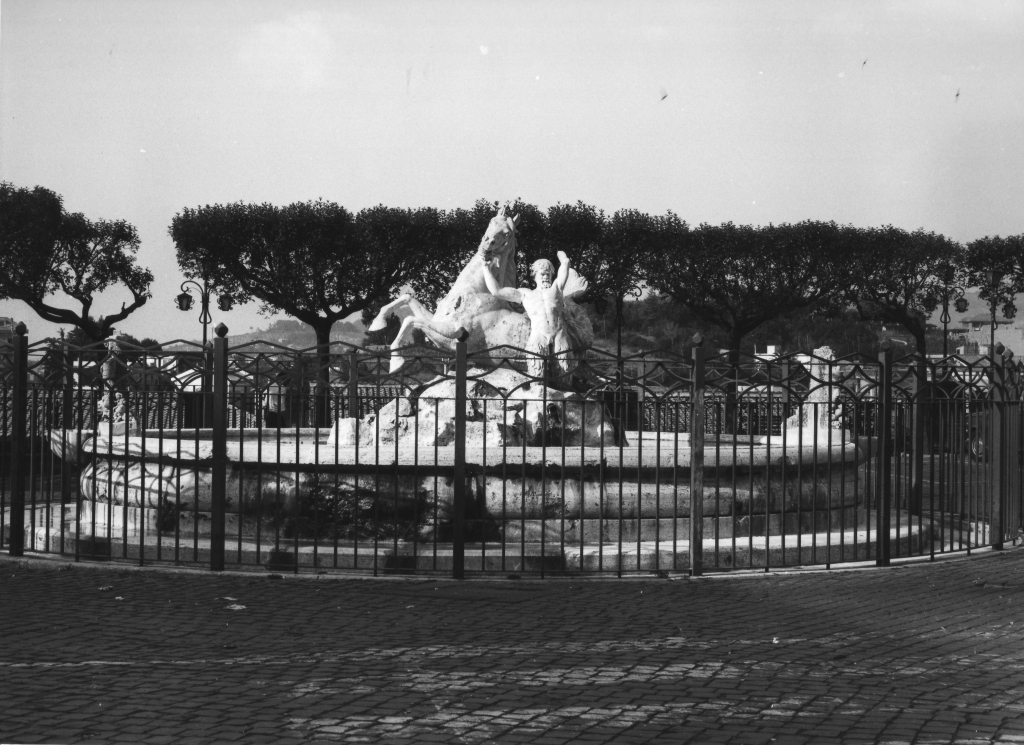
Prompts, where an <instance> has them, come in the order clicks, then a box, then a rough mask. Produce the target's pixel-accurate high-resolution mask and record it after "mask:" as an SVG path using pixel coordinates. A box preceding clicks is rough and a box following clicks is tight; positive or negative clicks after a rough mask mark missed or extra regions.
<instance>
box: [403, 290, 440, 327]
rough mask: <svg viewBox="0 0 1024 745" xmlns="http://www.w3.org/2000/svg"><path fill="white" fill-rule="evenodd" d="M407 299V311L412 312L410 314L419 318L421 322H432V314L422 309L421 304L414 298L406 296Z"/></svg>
mask: <svg viewBox="0 0 1024 745" xmlns="http://www.w3.org/2000/svg"><path fill="white" fill-rule="evenodd" d="M407 297H408V299H409V310H411V311H412V314H413V315H414V316H416V317H417V318H419V319H420V320H421V321H433V320H434V314H433V313H431V312H430V311H429V310H427V309H426V308H425V307H423V303H421V302H420V301H419V300H417V299H416V298H414V297H413V296H412V295H408V296H407Z"/></svg>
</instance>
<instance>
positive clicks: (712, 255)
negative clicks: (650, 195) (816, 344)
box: [643, 214, 850, 364]
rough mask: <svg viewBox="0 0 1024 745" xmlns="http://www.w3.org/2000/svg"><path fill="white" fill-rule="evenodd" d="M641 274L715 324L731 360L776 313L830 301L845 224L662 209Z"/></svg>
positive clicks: (840, 275)
mask: <svg viewBox="0 0 1024 745" xmlns="http://www.w3.org/2000/svg"><path fill="white" fill-rule="evenodd" d="M660 232H661V237H660V239H659V240H658V242H657V249H656V250H655V251H654V252H652V253H651V254H650V255H649V258H648V259H647V260H646V261H645V265H644V271H643V276H644V278H645V280H646V282H647V284H648V285H649V286H650V287H651V288H652V289H654V290H655V291H657V292H658V293H659V294H661V295H664V296H667V297H671V298H672V299H673V300H675V301H676V302H677V303H680V304H681V305H683V306H685V307H686V308H688V309H689V310H690V311H691V312H692V313H693V314H694V316H696V317H697V318H699V319H701V320H703V321H704V322H706V323H708V324H710V325H712V326H716V327H718V328H719V329H721V330H722V332H723V333H724V335H725V336H726V338H727V339H728V345H729V346H728V348H729V350H730V361H731V363H733V364H736V363H737V362H738V360H739V351H740V346H741V344H742V343H743V339H744V338H745V337H746V336H747V335H748V334H749V333H751V332H752V331H754V330H755V329H757V328H758V327H760V326H761V325H762V324H764V323H765V322H767V321H770V320H772V319H774V318H776V317H778V316H780V315H782V314H785V313H787V312H790V311H794V310H799V309H801V308H808V307H812V306H815V305H820V304H823V303H825V302H827V301H829V300H831V299H832V298H833V297H834V296H835V295H836V294H837V292H838V290H839V289H840V287H841V286H842V282H843V280H844V278H845V276H846V274H845V270H844V268H843V266H842V264H841V262H842V259H843V256H844V254H845V245H846V244H847V243H848V241H849V233H850V231H849V229H844V228H841V227H839V226H838V225H836V224H835V223H831V222H827V223H826V222H814V221H806V222H800V223H796V224H792V225H790V224H783V225H767V226H764V227H755V226H751V225H734V224H732V223H726V224H724V225H708V224H702V225H700V226H699V227H698V228H696V229H693V230H690V229H689V228H688V227H687V225H686V223H684V222H682V221H680V220H679V219H678V218H677V217H675V216H674V215H671V214H670V215H669V216H668V217H667V218H665V220H664V221H663V222H662V223H661V230H660Z"/></svg>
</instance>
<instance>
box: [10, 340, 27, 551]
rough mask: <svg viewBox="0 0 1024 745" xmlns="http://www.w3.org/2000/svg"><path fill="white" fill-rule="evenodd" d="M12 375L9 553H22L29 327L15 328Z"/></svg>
mask: <svg viewBox="0 0 1024 745" xmlns="http://www.w3.org/2000/svg"><path fill="white" fill-rule="evenodd" d="M14 334H15V335H14V338H13V339H11V342H12V343H13V345H14V358H13V362H14V370H13V372H14V375H13V380H12V381H11V382H12V383H13V388H12V389H11V408H12V409H13V411H12V412H11V414H12V416H11V519H10V522H9V523H8V525H9V526H10V531H11V541H10V544H9V546H10V555H11V556H21V555H22V554H23V553H24V552H25V462H24V461H25V455H26V453H25V414H26V409H27V407H28V329H27V328H26V327H25V324H24V323H19V324H18V325H17V326H16V327H15V328H14Z"/></svg>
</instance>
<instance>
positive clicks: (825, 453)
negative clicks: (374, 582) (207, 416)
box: [51, 209, 865, 569]
mask: <svg viewBox="0 0 1024 745" xmlns="http://www.w3.org/2000/svg"><path fill="white" fill-rule="evenodd" d="M517 225H518V218H517V217H515V216H509V215H507V214H506V212H505V210H504V209H502V210H501V211H499V212H498V214H497V215H495V217H494V218H493V219H492V220H491V222H490V225H489V226H488V228H487V231H486V233H485V235H484V237H483V239H482V240H481V242H480V245H479V247H478V249H477V251H476V253H475V254H474V255H473V257H472V259H471V260H470V261H469V262H468V263H467V264H466V266H465V267H464V268H463V270H462V272H461V273H460V274H459V276H458V278H457V279H456V281H455V283H454V284H453V285H452V287H451V290H450V291H449V292H448V294H447V295H446V296H445V297H444V298H442V299H441V301H440V302H439V303H438V304H437V307H436V309H435V310H434V311H433V312H432V313H431V312H430V311H429V310H428V309H427V308H426V307H425V306H424V305H423V303H421V302H419V301H418V300H416V299H415V298H414V297H412V296H410V295H402V296H400V297H398V298H396V299H395V300H394V301H393V302H391V303H389V304H387V305H386V306H384V308H383V309H382V310H381V312H380V315H379V316H378V317H377V319H375V321H374V322H373V323H372V324H371V326H370V328H371V329H374V328H380V327H382V326H383V325H384V319H385V318H386V316H387V315H388V314H389V313H392V312H396V313H400V314H402V315H404V316H405V317H404V319H403V320H402V325H401V329H400V331H399V333H398V335H397V337H396V339H395V341H394V342H393V343H392V345H391V357H390V363H389V364H390V371H391V373H400V372H401V371H402V370H403V368H404V367H406V366H407V365H409V363H410V361H411V356H412V355H411V354H410V348H409V344H410V338H411V333H412V330H413V329H420V330H421V331H422V332H423V333H424V334H425V335H426V337H427V339H428V340H429V341H430V342H431V343H432V344H434V345H435V346H436V347H438V348H440V349H442V350H447V351H453V350H454V349H455V344H456V341H457V340H459V339H464V340H465V342H466V346H467V351H468V357H469V360H470V367H469V370H468V374H467V385H466V389H467V390H466V407H467V408H466V417H465V424H466V441H465V463H466V472H467V477H466V478H467V493H468V494H469V495H470V496H469V500H468V501H469V502H470V505H469V511H470V513H472V514H471V515H470V517H472V518H473V519H474V520H476V521H477V522H478V523H480V524H483V523H488V524H489V525H490V528H489V530H490V531H491V532H490V536H491V537H490V538H489V539H488V540H498V541H504V542H505V543H506V544H512V543H514V544H517V545H518V544H522V545H526V544H528V543H532V542H541V541H545V542H547V544H548V545H549V547H550V546H551V544H552V543H554V544H556V545H555V546H554V548H551V549H550V550H560V551H562V553H563V556H562V560H563V562H564V567H565V568H568V569H572V568H583V569H585V568H589V567H590V563H588V561H589V560H588V558H587V555H588V554H587V546H595V547H596V546H597V545H599V544H602V543H603V544H605V545H604V546H603V549H602V550H603V552H604V554H605V556H606V557H607V555H608V552H609V551H611V548H609V546H608V545H607V544H608V542H616V541H619V542H621V541H632V542H633V544H634V545H638V543H637V542H642V541H646V540H651V539H653V538H654V537H655V536H659V537H660V540H661V541H662V542H663V541H664V536H670V535H675V536H678V537H679V542H677V543H676V544H675V546H674V547H673V545H672V544H671V542H670V544H669V545H668V546H665V545H664V544H663V545H661V547H660V548H659V549H657V550H662V551H664V550H666V549H667V550H670V551H675V552H676V553H677V554H678V553H682V554H683V555H684V557H685V554H686V548H684V547H681V546H682V541H683V538H684V537H685V536H687V534H688V530H687V528H686V524H687V521H688V518H689V514H690V503H691V494H690V489H689V475H688V471H689V468H690V457H691V456H690V449H689V437H688V435H686V434H678V433H675V432H672V433H661V434H660V439H654V440H652V439H651V437H652V436H653V437H656V438H657V437H658V436H657V435H655V433H649V432H624V431H623V430H622V429H621V428H620V426H619V423H618V422H617V421H616V420H615V419H613V417H612V416H611V414H610V412H609V411H608V409H607V408H606V407H605V405H604V403H603V402H602V401H601V400H600V399H599V398H598V396H597V394H596V393H581V392H579V390H578V389H583V390H587V389H586V386H580V385H579V384H577V385H576V386H575V387H574V386H573V385H572V379H573V376H574V375H576V374H577V373H578V372H579V368H580V367H581V365H582V364H583V363H584V360H585V359H586V357H587V353H588V352H587V350H588V349H589V348H590V346H591V345H592V343H593V330H592V328H591V325H590V322H589V319H588V317H587V315H586V313H585V312H584V311H583V309H582V308H580V307H579V306H578V305H577V304H576V302H575V300H576V299H577V298H578V297H579V296H580V295H581V294H582V293H583V292H585V291H586V289H587V283H586V280H585V279H584V278H582V277H580V276H579V275H578V274H577V273H576V272H575V271H574V270H573V269H572V267H571V266H570V262H569V259H568V257H567V256H566V255H565V254H564V253H561V252H559V254H558V259H559V266H558V268H557V270H556V269H555V267H554V265H553V264H552V263H551V262H549V261H546V260H542V261H539V262H536V263H535V264H534V266H533V267H532V270H533V276H534V284H535V286H534V287H533V288H524V287H515V278H516V269H515V256H516V228H517ZM818 351H821V352H823V353H824V352H825V350H818ZM509 357H511V358H513V360H512V361H511V362H510V360H509V359H508V358H509ZM826 367H827V364H826V363H824V362H822V363H821V369H820V370H818V371H817V372H818V373H819V376H820V373H821V370H825V369H826ZM826 374H827V373H826ZM455 385H456V381H455V380H454V377H453V376H451V375H443V376H440V377H437V378H435V379H433V380H429V381H427V382H423V383H418V384H416V385H415V386H410V387H407V388H406V393H405V394H404V395H402V396H399V397H397V398H395V399H392V400H391V401H390V402H389V403H387V404H386V405H384V406H383V407H381V408H380V409H379V410H377V411H375V412H373V413H370V414H368V415H367V416H365V417H363V418H362V419H355V418H341V419H338V420H337V421H336V422H335V423H334V426H333V427H332V428H331V429H330V432H329V434H328V433H327V432H325V431H317V430H301V431H299V432H298V436H297V437H296V435H295V432H294V431H293V432H292V433H291V434H288V433H286V432H285V431H284V430H281V431H278V430H274V431H273V433H272V435H271V436H272V437H273V443H274V444H275V446H274V447H271V446H270V445H269V443H268V442H267V441H266V440H264V441H263V442H262V443H261V442H260V440H259V439H258V438H256V437H255V435H256V430H252V431H249V430H246V431H245V432H243V433H238V432H237V431H235V434H231V433H229V436H228V445H227V454H228V459H229V461H230V466H229V468H228V486H227V494H228V508H227V509H228V513H229V515H228V535H229V542H230V540H231V536H232V535H233V530H236V531H237V534H238V535H239V536H242V535H243V534H244V532H245V527H244V525H243V523H244V522H245V517H244V516H245V515H246V513H247V511H251V507H252V505H254V504H257V503H259V504H263V503H265V502H268V501H270V502H273V503H274V504H277V505H280V507H281V508H282V509H283V510H285V511H288V510H292V511H295V510H297V504H298V502H299V501H300V500H301V499H303V498H304V497H308V495H309V494H310V493H311V491H312V490H314V489H315V488H316V485H317V483H318V482H320V481H322V480H323V479H328V480H329V481H330V483H331V484H332V485H333V488H334V489H335V493H343V494H351V495H359V496H360V498H362V497H365V498H367V499H370V500H374V499H381V500H387V502H388V503H389V504H392V505H396V507H395V509H396V510H397V513H396V514H398V513H402V512H403V510H404V511H405V513H406V514H407V515H419V517H417V518H415V519H417V520H419V523H418V525H417V531H418V537H417V540H424V539H426V540H440V541H443V540H446V539H447V536H449V535H450V533H449V532H448V531H449V530H450V524H451V517H452V516H451V514H450V509H451V504H452V498H453V485H452V473H453V470H452V467H453V464H454V451H455V444H454V433H455ZM821 395H824V396H825V399H826V403H825V405H824V406H823V407H821V408H823V409H824V410H826V411H827V410H829V409H830V408H831V405H830V404H831V401H830V400H829V394H828V393H827V392H824V390H823V391H822V393H814V394H812V398H813V397H814V396H818V397H819V398H820V396H821ZM826 416H827V414H826ZM120 426H121V430H120V432H121V434H117V435H115V436H114V437H109V436H108V433H107V432H106V431H104V430H101V431H99V432H98V433H97V434H96V435H95V436H94V437H91V438H88V439H87V440H85V441H83V442H82V443H81V445H80V447H78V448H77V451H76V452H68V453H65V456H66V458H67V459H69V460H76V461H78V462H79V463H81V464H82V468H81V476H80V493H81V496H82V498H83V505H85V507H84V509H87V510H92V517H93V518H95V514H96V513H98V512H101V511H102V510H101V509H100V505H104V504H107V505H111V504H112V505H117V509H116V510H109V509H108V510H107V512H108V513H110V514H113V513H117V512H123V513H124V514H128V509H127V508H129V507H130V508H131V509H133V510H140V509H141V510H142V511H143V512H145V511H146V510H148V511H149V512H150V513H153V515H155V513H157V512H158V511H159V510H158V509H157V508H161V506H162V505H163V506H166V505H168V504H173V505H176V506H179V507H180V506H182V505H185V506H187V508H188V509H189V510H192V511H198V512H206V511H208V510H209V509H210V493H211V490H210V483H211V467H210V461H211V458H212V450H213V443H212V441H211V440H209V439H201V438H200V439H197V438H196V437H195V436H193V433H191V432H189V433H187V435H188V436H183V437H182V438H181V439H178V438H176V437H169V436H168V435H167V434H166V432H160V431H147V432H145V433H143V432H136V431H133V430H132V427H131V423H130V422H126V423H123V424H122V425H120ZM125 427H127V428H128V431H127V432H125V431H124V428H125ZM184 434H185V433H183V435H184ZM269 434H270V432H269V431H264V435H265V436H267V435H269ZM63 437H66V435H64V436H63ZM737 439H738V438H732V439H729V438H727V437H723V438H719V439H718V440H717V441H716V439H715V438H714V437H712V436H709V437H708V438H707V439H706V442H705V448H704V455H703V458H704V467H705V473H706V475H705V479H704V483H705V487H704V490H703V493H702V494H701V495H700V497H699V498H700V499H701V502H702V505H703V514H704V520H705V536H708V535H716V536H719V537H725V536H729V535H743V534H744V531H746V533H745V534H747V535H750V534H754V535H757V534H759V533H760V534H763V533H764V530H765V522H767V523H768V524H769V529H770V530H772V531H774V532H776V533H777V532H778V531H779V530H780V529H782V527H783V526H786V528H785V529H786V530H787V531H788V532H790V533H793V532H799V531H800V530H809V531H811V532H814V531H819V532H820V531H821V530H825V531H826V532H827V531H828V530H832V529H833V528H834V523H836V521H837V520H840V521H845V520H846V518H845V517H842V518H840V517H837V516H838V515H840V514H842V515H849V514H855V513H856V510H857V509H858V506H860V510H861V512H864V507H863V502H864V488H865V485H864V484H863V483H860V484H859V486H858V482H857V476H856V473H857V470H858V465H863V463H862V461H863V459H864V456H865V454H864V452H863V450H862V449H859V448H858V447H857V445H856V444H855V443H854V442H851V440H850V438H849V436H848V435H847V436H845V437H844V436H843V433H842V432H841V431H839V430H837V429H834V428H833V425H832V424H831V420H828V419H825V420H821V421H818V422H809V421H807V420H806V418H804V419H801V418H800V414H798V415H797V417H796V418H795V419H792V420H791V421H789V422H787V435H786V436H785V438H779V437H760V438H758V437H753V438H746V439H745V440H744V441H743V443H742V445H740V446H737V445H736V440H737ZM51 440H52V442H53V448H54V450H55V452H58V453H61V452H62V450H61V449H60V448H61V445H60V443H61V441H62V435H61V434H60V433H59V431H58V432H54V436H53V437H52V438H51ZM65 441H66V440H65ZM278 443H280V446H277V445H278ZM798 461H800V462H803V463H812V462H817V463H819V464H824V463H829V462H831V464H832V465H830V466H829V472H830V474H833V473H834V475H835V480H834V482H833V480H832V476H830V479H829V485H828V488H827V489H825V490H824V491H823V489H822V488H821V484H820V483H816V482H813V481H811V482H810V483H808V481H807V479H808V476H807V472H809V471H810V469H809V468H808V469H805V471H804V473H805V475H804V477H803V479H804V480H803V481H802V482H800V481H797V482H796V483H794V481H793V480H791V481H790V483H789V486H788V487H786V486H785V484H783V485H782V486H779V487H778V488H774V489H772V487H770V486H768V489H769V496H768V497H767V499H768V500H769V501H768V502H766V501H765V500H766V497H765V489H766V486H767V485H769V483H770V482H771V481H772V479H775V478H777V476H778V474H779V472H780V469H781V471H786V469H787V468H789V467H790V466H792V465H793V464H795V463H797V462H798ZM737 472H740V473H741V474H742V478H740V479H739V480H738V481H737V479H736V476H735V474H736V473H737ZM715 473H718V474H723V475H722V476H721V478H719V479H717V480H716V479H715V478H714V477H709V475H707V474H715ZM724 474H729V475H728V476H725V475H724ZM773 474H774V475H773ZM772 491H774V493H771V492H772ZM424 504H427V505H431V507H430V509H429V510H427V511H428V512H429V513H430V515H429V519H426V520H424V519H423V516H422V512H423V505H424ZM90 505H91V506H90ZM825 506H827V507H828V510H824V509H822V510H821V512H822V513H827V514H824V523H822V522H821V518H822V516H821V515H817V514H815V521H816V522H814V523H812V524H810V525H808V524H805V523H806V517H807V515H806V514H801V515H794V514H792V513H794V512H795V511H796V509H797V508H798V507H799V508H800V509H801V510H805V509H806V510H811V509H812V508H818V507H820V508H824V507H825ZM851 511H852V512H851ZM80 517H81V513H80ZM155 519H156V518H155V517H150V518H143V517H140V518H138V520H137V522H138V524H139V526H141V525H142V523H146V524H147V525H149V527H148V528H147V529H149V530H152V529H153V526H152V525H151V524H150V523H152V521H153V520H155ZM851 519H852V518H851ZM794 520H795V522H794ZM232 521H234V522H232ZM801 521H803V522H801ZM82 522H83V523H84V522H85V520H82ZM100 522H101V523H102V522H103V521H102V520H101V521H100ZM844 524H847V523H846V522H844ZM232 525H235V528H232ZM104 529H107V530H111V531H112V532H115V533H117V534H120V533H121V531H123V530H125V529H126V528H125V526H124V525H120V526H118V525H114V524H113V523H110V522H109V521H108V523H107V524H106V527H105V528H104ZM97 530H99V528H97ZM471 539H472V536H471ZM559 542H560V543H561V548H560V549H559V548H558V545H557V544H558V543H559ZM569 544H572V545H575V547H576V548H575V549H571V548H568V549H567V548H566V546H567V545H569ZM620 548H621V543H620ZM421 550H422V547H421ZM595 550H596V549H595ZM706 550H708V549H707V547H705V551H706ZM573 551H575V553H573ZM570 554H572V555H570ZM649 558H650V557H649V556H648V558H647V559H645V558H644V556H643V552H642V551H640V550H639V549H637V551H635V552H634V555H633V556H632V558H631V559H628V561H632V564H633V568H634V569H637V568H640V569H642V568H644V565H645V562H647V561H648V559H649ZM591 563H592V562H591ZM662 563H663V564H664V560H662Z"/></svg>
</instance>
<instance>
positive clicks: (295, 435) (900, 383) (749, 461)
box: [0, 333, 1024, 577]
mask: <svg viewBox="0 0 1024 745" xmlns="http://www.w3.org/2000/svg"><path fill="white" fill-rule="evenodd" d="M528 357H529V353H527V352H524V351H523V350H517V349H507V350H487V353H486V354H484V352H483V350H469V349H467V348H466V346H465V344H463V343H457V344H455V345H454V349H452V350H450V351H441V352H439V351H438V350H418V349H410V350H407V351H406V352H405V355H404V358H405V364H404V366H401V367H400V368H399V369H396V370H394V371H392V370H391V360H390V358H389V356H388V355H387V354H381V353H380V352H379V351H376V350H365V349H360V348H357V347H352V346H348V345H343V344H332V345H331V346H330V347H329V348H327V349H307V350H289V349H284V348H281V347H276V346H273V345H265V344H256V345H238V346H234V347H233V346H231V345H230V344H229V341H228V339H227V338H226V337H225V336H223V335H219V336H218V338H217V339H215V340H214V342H213V344H212V345H210V347H208V348H206V349H201V348H199V349H196V348H191V347H188V346H187V345H179V347H178V348H177V349H172V350H171V351H164V352H154V351H152V350H139V349H133V348H131V347H128V348H123V345H122V347H121V348H118V347H114V346H111V347H109V348H108V347H106V346H102V345H95V346H93V347H84V348H74V347H70V346H69V345H66V344H61V343H57V342H53V341H50V340H47V341H44V342H40V343H37V344H34V345H30V344H29V343H28V339H27V337H26V335H25V334H24V333H21V334H18V335H17V336H16V337H15V339H14V344H13V345H12V346H11V347H9V348H7V349H0V403H2V409H0V529H2V531H0V547H2V548H4V549H7V550H9V551H10V552H11V553H12V554H20V553H22V552H24V551H26V550H30V551H41V552H48V553H55V554H60V555H65V556H69V557H74V558H75V559H82V558H117V559H122V560H125V559H127V560H133V561H137V562H140V563H148V562H176V563H186V564H189V563H190V564H206V565H209V566H211V567H212V568H214V569H221V568H224V567H235V568H245V567H252V568H256V567H266V568H270V569H272V570H275V571H284V570H287V571H296V572H298V571H328V570H343V571H360V572H372V573H393V572H428V573H430V572H435V573H449V574H451V575H453V576H456V577H462V576H465V575H466V574H469V573H499V574H504V575H513V574H514V575H520V574H523V573H537V574H541V575H546V574H549V573H565V572H573V573H576V572H578V573H586V572H612V573H615V574H624V573H635V572H669V573H671V572H691V573H700V572H703V571H709V570H724V569H734V568H753V567H758V568H770V567H782V566H794V565H806V564H825V565H827V566H831V565H834V564H839V563H846V562H856V561H873V562H876V563H878V564H882V565H884V564H887V563H889V562H891V561H892V560H893V559H895V558H902V557H914V556H924V557H932V556H935V555H937V554H942V553H948V552H953V551H972V550H974V549H977V548H980V547H985V546H997V547H998V546H1001V545H1002V544H1003V543H1005V542H1008V541H1015V540H1016V538H1017V535H1018V530H1019V529H1020V527H1021V515H1022V512H1021V494H1022V491H1021V489H1022V487H1021V484H1022V479H1021V468H1022V467H1024V466H1022V463H1024V456H1022V453H1024V451H1022V441H1021V428H1022V427H1024V419H1022V417H1021V412H1020V406H1021V390H1022V380H1024V378H1022V369H1021V367H1020V366H1019V365H1018V364H1017V363H1015V362H1014V361H1013V360H1012V356H1011V355H1010V354H1009V353H997V354H995V355H994V356H993V357H992V358H991V359H985V360H982V361H980V362H967V361H965V360H961V359H958V358H950V359H947V360H943V361H938V362H932V361H927V362H925V361H921V360H919V359H918V358H903V359H901V360H894V359H893V355H892V353H891V351H889V350H886V351H885V352H883V354H882V355H881V356H880V357H878V358H875V359H866V358H859V357H850V358H841V359H830V358H818V357H814V356H811V357H804V358H796V357H792V358H783V359H780V360H773V361H768V362H766V361H763V360H757V359H755V358H748V357H744V356H742V355H741V357H740V363H739V364H735V363H733V364H730V360H729V359H728V358H727V357H724V356H717V355H709V354H707V353H706V352H705V351H704V350H703V349H700V348H696V349H695V350H694V352H693V354H692V356H688V357H686V358H682V357H679V356H675V355H670V354H666V353H647V354H643V355H634V356H632V357H629V358H617V357H615V356H613V355H606V354H603V353H601V352H599V351H595V350H592V351H590V352H588V353H586V354H581V355H579V356H578V358H575V359H574V360H573V364H572V366H571V370H570V372H559V370H560V368H559V366H558V365H557V364H556V362H557V360H554V359H552V360H548V361H547V363H548V364H546V365H541V367H543V368H544V370H545V372H544V373H543V374H542V375H531V374H529V373H528V372H527V365H526V364H525V363H526V361H527V359H528ZM533 369H534V370H536V369H537V366H536V365H535V366H533Z"/></svg>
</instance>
